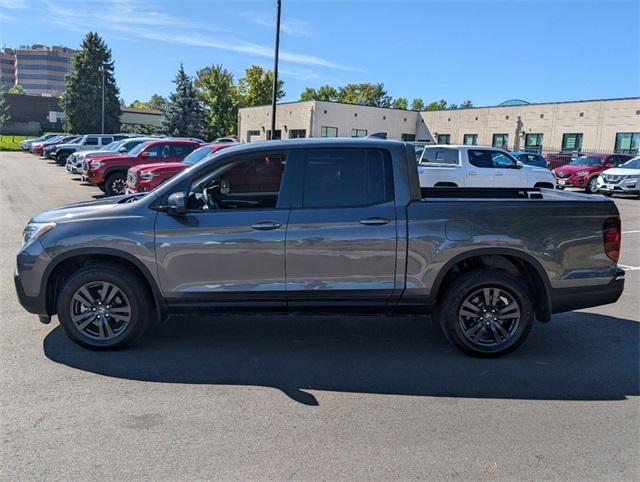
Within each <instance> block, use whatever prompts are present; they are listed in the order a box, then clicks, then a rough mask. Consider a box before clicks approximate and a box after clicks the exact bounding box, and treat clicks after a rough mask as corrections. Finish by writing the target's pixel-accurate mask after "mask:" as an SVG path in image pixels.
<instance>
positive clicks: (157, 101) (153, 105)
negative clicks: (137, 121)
mask: <svg viewBox="0 0 640 482" xmlns="http://www.w3.org/2000/svg"><path fill="white" fill-rule="evenodd" d="M166 104H167V100H166V99H165V98H164V97H162V96H161V95H158V94H153V95H152V96H151V99H149V102H147V105H148V106H149V109H156V110H162V109H163V108H164V106H165V105H166Z"/></svg>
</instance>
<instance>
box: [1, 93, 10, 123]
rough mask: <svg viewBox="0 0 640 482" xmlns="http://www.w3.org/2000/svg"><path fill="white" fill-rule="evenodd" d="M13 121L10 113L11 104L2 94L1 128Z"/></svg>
mask: <svg viewBox="0 0 640 482" xmlns="http://www.w3.org/2000/svg"><path fill="white" fill-rule="evenodd" d="M10 120H11V113H10V112H9V104H7V101H6V100H5V98H4V94H0V127H4V126H5V125H7V123H8V122H9V121H10Z"/></svg>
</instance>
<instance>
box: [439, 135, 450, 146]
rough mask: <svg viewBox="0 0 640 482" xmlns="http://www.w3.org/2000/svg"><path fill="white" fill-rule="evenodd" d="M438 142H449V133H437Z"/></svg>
mask: <svg viewBox="0 0 640 482" xmlns="http://www.w3.org/2000/svg"><path fill="white" fill-rule="evenodd" d="M438 144H451V134H438Z"/></svg>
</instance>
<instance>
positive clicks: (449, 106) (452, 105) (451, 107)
mask: <svg viewBox="0 0 640 482" xmlns="http://www.w3.org/2000/svg"><path fill="white" fill-rule="evenodd" d="M459 108H460V107H458V104H449V105H448V106H447V109H449V110H454V109H459Z"/></svg>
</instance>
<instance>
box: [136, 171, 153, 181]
mask: <svg viewBox="0 0 640 482" xmlns="http://www.w3.org/2000/svg"><path fill="white" fill-rule="evenodd" d="M154 177H155V174H154V173H153V172H142V173H140V179H142V180H143V181H151V179H153V178H154Z"/></svg>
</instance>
